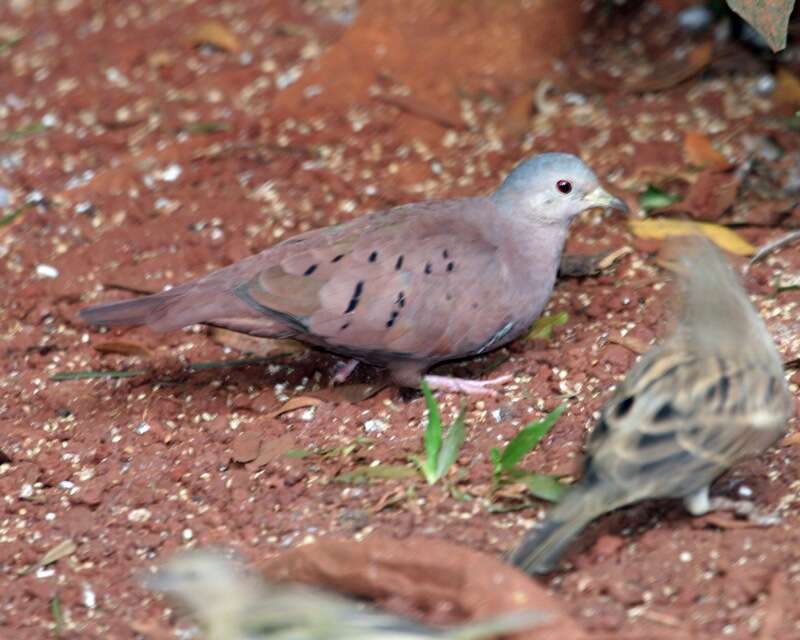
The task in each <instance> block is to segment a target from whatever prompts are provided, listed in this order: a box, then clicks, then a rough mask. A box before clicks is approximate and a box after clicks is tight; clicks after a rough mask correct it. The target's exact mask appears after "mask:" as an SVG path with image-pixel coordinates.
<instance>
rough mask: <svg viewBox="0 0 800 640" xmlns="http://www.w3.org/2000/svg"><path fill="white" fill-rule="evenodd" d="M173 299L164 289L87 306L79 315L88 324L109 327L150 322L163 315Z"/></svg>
mask: <svg viewBox="0 0 800 640" xmlns="http://www.w3.org/2000/svg"><path fill="white" fill-rule="evenodd" d="M174 300H175V296H174V294H172V292H171V291H165V292H163V293H156V294H154V295H151V296H144V297H142V298H135V299H133V300H122V301H121V302H111V303H109V304H99V305H96V306H94V307H88V308H87V309H81V314H80V315H81V318H82V319H83V320H85V321H86V322H88V323H89V324H103V325H106V326H109V327H115V326H133V325H139V324H150V323H151V322H153V321H154V320H155V319H157V318H159V317H160V316H162V315H164V314H165V313H166V311H167V309H168V308H169V307H170V306H171V303H172V302H173V301H174Z"/></svg>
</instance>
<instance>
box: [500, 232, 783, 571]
mask: <svg viewBox="0 0 800 640" xmlns="http://www.w3.org/2000/svg"><path fill="white" fill-rule="evenodd" d="M670 249H671V252H672V253H673V254H674V255H676V257H677V264H676V270H677V271H678V273H679V281H680V284H681V285H682V287H681V289H682V296H681V298H680V301H681V307H682V308H681V313H680V314H679V316H678V322H677V326H676V328H675V329H674V330H673V332H672V334H671V335H670V336H669V337H668V338H667V339H666V340H665V341H664V342H663V344H661V345H660V346H658V347H656V348H655V349H653V350H652V351H650V352H649V353H647V354H646V355H645V356H644V357H643V358H642V359H641V360H640V361H639V362H638V363H637V364H636V365H635V366H634V367H633V368H632V369H631V371H630V372H629V373H628V375H627V376H626V377H625V379H624V380H623V381H622V382H621V383H620V384H619V385H618V387H617V389H616V391H615V393H614V395H613V397H612V398H611V399H610V400H609V402H608V403H606V405H605V406H604V407H603V410H602V412H601V416H600V420H599V422H598V423H597V426H596V427H595V429H594V431H593V432H592V434H591V435H590V436H589V439H588V442H587V444H586V462H585V465H584V472H583V476H582V478H581V480H580V481H579V482H578V483H577V485H576V486H574V487H573V488H572V489H571V490H570V491H569V492H568V493H567V494H566V495H565V496H564V498H563V500H562V501H561V502H560V503H559V504H558V505H556V506H555V507H554V508H553V509H552V510H551V512H550V513H549V514H548V515H547V517H546V518H545V520H544V522H542V524H541V525H540V526H539V527H537V528H536V530H534V531H532V532H531V533H529V534H528V536H527V537H526V538H525V540H523V542H522V544H520V545H519V547H518V548H517V549H516V550H515V551H514V552H513V553H512V554H511V558H510V560H511V562H512V563H513V564H514V565H516V566H518V567H520V568H521V569H523V570H524V571H526V572H528V573H547V572H549V571H551V570H553V569H554V568H555V566H556V563H557V562H558V559H559V557H560V556H561V554H562V553H563V552H564V551H565V550H566V548H567V546H568V545H569V544H570V542H571V541H572V540H573V539H574V538H575V537H576V536H577V535H578V533H580V531H581V530H582V529H583V528H584V527H585V526H586V525H587V524H589V523H590V522H591V521H592V520H594V519H595V518H597V517H599V516H601V515H603V514H604V513H607V512H609V511H612V510H614V509H617V508H619V507H623V506H625V505H629V504H632V503H634V502H638V501H640V500H645V499H647V498H682V499H683V501H684V503H685V505H686V508H687V509H688V510H689V512H690V513H692V514H693V515H701V514H704V513H706V512H708V511H709V510H711V509H713V508H729V507H730V506H732V502H733V501H730V500H726V499H724V498H723V499H714V500H710V499H709V496H708V490H709V485H710V484H711V482H712V481H713V480H714V479H715V478H716V477H717V476H718V475H720V474H721V473H722V472H723V471H725V470H726V469H727V468H728V467H730V466H732V465H733V464H735V463H736V462H738V461H739V460H741V459H742V458H744V457H747V456H753V455H758V454H759V453H761V452H762V451H764V450H765V449H766V448H767V447H769V446H770V445H771V444H772V443H774V442H775V441H776V440H777V439H778V438H779V437H780V436H781V435H782V434H783V432H784V429H785V425H786V421H787V420H788V418H789V416H790V415H791V413H792V408H793V401H792V397H791V395H790V393H789V390H788V387H787V385H786V381H785V379H784V373H783V364H782V362H781V358H780V355H779V354H778V350H777V349H776V347H775V344H774V343H773V341H772V338H771V337H770V335H769V333H768V331H767V328H766V326H765V325H764V323H763V321H762V320H761V317H760V316H759V315H758V313H757V312H756V311H755V309H754V308H753V306H752V305H751V304H750V301H749V300H748V298H747V294H746V293H745V291H744V289H742V287H741V285H740V284H739V282H738V280H737V278H736V276H735V275H734V273H733V271H732V270H731V268H730V267H729V266H728V264H727V263H726V262H725V260H724V259H723V258H722V256H721V255H720V253H719V251H717V249H716V248H715V247H714V246H713V245H712V244H711V243H710V242H708V241H706V240H703V239H700V238H694V237H692V238H681V239H680V240H678V241H675V242H674V243H673V244H672V245H671V247H670Z"/></svg>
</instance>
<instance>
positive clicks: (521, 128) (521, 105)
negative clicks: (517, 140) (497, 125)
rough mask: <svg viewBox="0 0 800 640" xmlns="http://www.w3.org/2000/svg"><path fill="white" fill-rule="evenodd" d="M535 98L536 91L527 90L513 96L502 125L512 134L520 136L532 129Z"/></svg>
mask: <svg viewBox="0 0 800 640" xmlns="http://www.w3.org/2000/svg"><path fill="white" fill-rule="evenodd" d="M533 98H534V92H533V91H526V92H525V93H521V94H520V95H518V96H516V97H515V98H512V99H511V101H510V102H509V103H508V106H507V107H506V112H505V115H504V116H503V120H502V126H503V128H504V129H505V130H506V132H507V133H508V134H509V135H510V136H513V137H519V136H521V135H523V134H525V133H527V132H528V131H529V130H530V128H531V117H532V115H533Z"/></svg>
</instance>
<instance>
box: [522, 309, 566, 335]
mask: <svg viewBox="0 0 800 640" xmlns="http://www.w3.org/2000/svg"><path fill="white" fill-rule="evenodd" d="M567 320H569V314H568V313H567V312H566V311H561V312H560V313H556V314H554V315H552V316H541V317H540V318H538V319H537V320H536V322H534V323H533V326H532V327H531V330H530V331H529V332H528V335H527V339H528V340H531V339H533V338H544V339H545V340H549V339H550V336H551V335H553V327H562V326H564V325H565V324H567Z"/></svg>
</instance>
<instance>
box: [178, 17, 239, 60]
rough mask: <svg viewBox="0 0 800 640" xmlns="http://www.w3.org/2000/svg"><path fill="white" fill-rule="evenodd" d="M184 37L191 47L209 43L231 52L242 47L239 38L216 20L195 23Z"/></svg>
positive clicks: (237, 50)
mask: <svg viewBox="0 0 800 640" xmlns="http://www.w3.org/2000/svg"><path fill="white" fill-rule="evenodd" d="M186 39H187V41H188V42H189V44H190V45H192V46H193V47H196V46H198V45H202V44H210V45H211V46H213V47H216V48H217V49H221V50H222V51H230V52H232V53H238V52H239V51H240V50H241V48H242V45H241V44H240V43H239V38H237V37H236V36H235V35H234V33H233V32H232V31H231V30H230V29H229V28H228V27H226V26H225V25H224V24H222V23H221V22H219V21H218V20H209V21H208V22H203V23H201V24H199V25H197V26H196V27H194V29H192V30H191V31H190V32H189V35H187V36H186Z"/></svg>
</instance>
